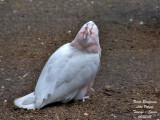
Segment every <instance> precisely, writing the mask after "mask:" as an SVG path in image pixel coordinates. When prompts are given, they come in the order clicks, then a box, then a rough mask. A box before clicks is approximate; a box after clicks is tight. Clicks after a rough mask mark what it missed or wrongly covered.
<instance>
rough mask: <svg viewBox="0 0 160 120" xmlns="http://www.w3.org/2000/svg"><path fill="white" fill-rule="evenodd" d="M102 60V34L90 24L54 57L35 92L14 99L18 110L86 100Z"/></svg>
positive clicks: (41, 75) (50, 59)
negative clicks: (100, 42)
mask: <svg viewBox="0 0 160 120" xmlns="http://www.w3.org/2000/svg"><path fill="white" fill-rule="evenodd" d="M100 57H101V47H100V44H99V31H98V28H97V26H96V24H95V23H94V22H93V21H89V22H87V23H86V24H84V25H83V27H82V28H81V29H80V31H79V32H78V34H77V36H76V37H75V39H74V40H73V41H72V42H71V43H67V44H65V45H63V46H62V47H60V48H59V49H58V50H57V51H56V52H55V53H53V54H52V55H51V57H50V58H49V60H48V61H47V63H46V65H45V66H44V68H43V70H42V72H41V74H40V77H39V79H38V82H37V85H36V87H35V91H34V92H32V93H30V94H28V95H26V96H24V97H21V98H18V99H15V101H14V104H15V105H16V106H18V107H19V108H25V109H40V108H42V107H43V106H45V105H47V104H50V103H53V102H64V103H65V102H68V101H70V100H84V98H85V95H86V93H87V92H88V91H89V90H90V89H91V87H92V84H93V82H94V79H95V77H96V74H97V72H98V70H99V67H100ZM86 98H87V97H86Z"/></svg>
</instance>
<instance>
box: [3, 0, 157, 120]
mask: <svg viewBox="0 0 160 120" xmlns="http://www.w3.org/2000/svg"><path fill="white" fill-rule="evenodd" d="M90 20H92V21H94V22H95V23H96V25H97V26H98V28H99V37H100V44H101V47H102V56H101V64H102V66H101V69H100V71H99V73H98V76H97V77H96V80H95V82H94V85H93V88H94V89H95V92H91V93H90V99H88V100H86V101H85V103H83V102H82V101H76V102H72V103H68V104H59V103H58V104H53V105H49V106H47V107H44V108H43V109H41V110H36V111H27V110H23V109H19V108H17V107H15V106H14V104H13V101H14V99H15V98H17V97H21V96H23V95H26V94H28V93H30V92H31V91H33V90H34V87H35V85H36V82H37V79H38V77H39V74H40V72H41V70H42V68H43V66H44V65H45V63H46V61H47V60H48V58H49V56H50V55H51V54H52V53H53V52H54V51H55V50H56V49H57V48H59V47H60V46H61V45H63V44H65V43H67V42H71V41H72V40H73V39H74V37H75V36H76V34H77V32H78V31H79V29H80V28H81V26H82V25H83V24H85V23H86V22H88V21H90ZM0 73H1V74H0V101H1V102H0V106H1V107H0V119H2V120H11V119H19V120H21V119H34V120H35V119H39V120H40V119H43V120H44V119H45V120H50V119H54V120H85V119H86V120H94V119H95V120H107V119H108V120H112V119H117V120H132V119H138V116H139V115H140V114H136V113H134V110H139V109H137V108H136V107H137V105H138V104H135V103H133V100H150V101H157V103H156V104H153V105H154V108H153V109H152V111H157V113H154V114H153V113H152V114H151V115H152V119H155V120H158V119H160V1H159V0H23V1H21V0H0ZM139 105H143V104H139ZM141 110H144V111H145V112H146V113H145V114H147V115H148V114H149V113H148V109H141Z"/></svg>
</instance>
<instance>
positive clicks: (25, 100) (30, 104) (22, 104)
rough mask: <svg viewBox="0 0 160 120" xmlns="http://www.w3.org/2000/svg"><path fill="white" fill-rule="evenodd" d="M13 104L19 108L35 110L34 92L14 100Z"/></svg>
mask: <svg viewBox="0 0 160 120" xmlns="http://www.w3.org/2000/svg"><path fill="white" fill-rule="evenodd" d="M14 104H15V105H16V106H18V107H19V108H25V109H33V110H35V95H34V92H32V93H30V94H28V95H25V96H23V97H21V98H17V99H15V100H14Z"/></svg>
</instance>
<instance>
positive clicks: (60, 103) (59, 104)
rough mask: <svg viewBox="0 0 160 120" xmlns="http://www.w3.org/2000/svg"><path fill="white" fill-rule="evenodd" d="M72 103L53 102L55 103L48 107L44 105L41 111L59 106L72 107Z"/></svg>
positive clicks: (72, 101)
mask: <svg viewBox="0 0 160 120" xmlns="http://www.w3.org/2000/svg"><path fill="white" fill-rule="evenodd" d="M73 103H75V101H74V100H71V101H69V102H67V103H62V102H55V103H50V104H48V105H45V106H44V107H42V108H41V109H45V108H50V107H53V106H54V107H59V106H62V105H66V106H72V105H73Z"/></svg>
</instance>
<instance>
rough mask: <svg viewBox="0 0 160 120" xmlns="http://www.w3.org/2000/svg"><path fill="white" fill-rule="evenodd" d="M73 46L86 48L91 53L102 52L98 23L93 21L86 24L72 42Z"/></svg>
mask: <svg viewBox="0 0 160 120" xmlns="http://www.w3.org/2000/svg"><path fill="white" fill-rule="evenodd" d="M71 46H74V47H76V48H78V49H82V50H86V51H87V52H89V53H99V54H101V47H100V44H99V31H98V27H97V26H96V24H95V23H94V22H93V21H89V22H87V23H86V24H84V25H83V26H82V28H81V29H80V31H79V32H78V34H77V36H76V37H75V39H74V40H73V41H72V42H71Z"/></svg>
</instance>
